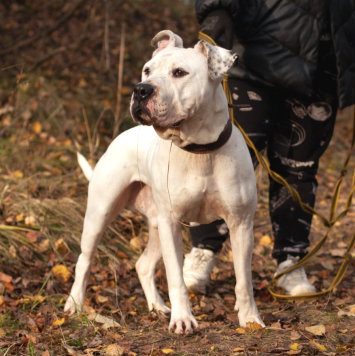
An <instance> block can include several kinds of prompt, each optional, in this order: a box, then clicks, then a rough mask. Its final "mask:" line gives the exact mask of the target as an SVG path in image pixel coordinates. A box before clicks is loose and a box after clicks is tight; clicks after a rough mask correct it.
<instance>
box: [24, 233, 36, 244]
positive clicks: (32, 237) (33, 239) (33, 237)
mask: <svg viewBox="0 0 355 356" xmlns="http://www.w3.org/2000/svg"><path fill="white" fill-rule="evenodd" d="M26 239H27V241H29V242H32V243H34V242H37V232H36V231H29V232H28V233H27V234H26Z"/></svg>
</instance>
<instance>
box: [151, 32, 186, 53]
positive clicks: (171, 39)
mask: <svg viewBox="0 0 355 356" xmlns="http://www.w3.org/2000/svg"><path fill="white" fill-rule="evenodd" d="M151 44H152V46H153V47H157V49H156V50H155V51H154V52H153V56H152V57H154V56H155V55H156V54H157V53H159V52H160V51H162V50H163V49H165V48H169V47H180V48H183V42H182V39H181V37H179V36H178V35H175V33H174V32H172V31H169V30H164V31H160V32H159V33H158V34H156V35H155V36H154V38H153V39H152V42H151Z"/></svg>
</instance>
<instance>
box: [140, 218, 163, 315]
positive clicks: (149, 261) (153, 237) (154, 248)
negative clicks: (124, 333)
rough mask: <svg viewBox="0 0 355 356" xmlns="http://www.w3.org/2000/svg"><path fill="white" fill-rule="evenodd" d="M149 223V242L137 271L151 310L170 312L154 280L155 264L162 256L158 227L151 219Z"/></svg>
mask: <svg viewBox="0 0 355 356" xmlns="http://www.w3.org/2000/svg"><path fill="white" fill-rule="evenodd" d="M148 225H149V240H148V244H147V247H146V248H145V250H144V252H143V253H142V255H141V256H140V258H139V260H138V261H137V263H136V271H137V274H138V277H139V280H140V282H141V285H142V288H143V291H144V294H145V296H146V298H147V302H148V308H149V310H153V309H155V310H156V311H157V312H162V313H164V314H169V313H170V308H168V307H167V306H166V305H165V303H164V301H163V299H162V298H161V296H160V295H159V293H158V290H157V287H156V285H155V280H154V276H155V266H156V264H157V262H158V261H159V260H160V258H161V256H162V254H161V248H160V241H159V233H158V228H157V227H156V226H153V225H152V223H151V222H150V221H148Z"/></svg>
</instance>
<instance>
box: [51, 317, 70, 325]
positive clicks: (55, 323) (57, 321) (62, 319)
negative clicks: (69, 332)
mask: <svg viewBox="0 0 355 356" xmlns="http://www.w3.org/2000/svg"><path fill="white" fill-rule="evenodd" d="M67 320H68V318H60V319H57V320H54V321H53V323H52V326H60V325H63V324H64V323H65V322H66V321H67Z"/></svg>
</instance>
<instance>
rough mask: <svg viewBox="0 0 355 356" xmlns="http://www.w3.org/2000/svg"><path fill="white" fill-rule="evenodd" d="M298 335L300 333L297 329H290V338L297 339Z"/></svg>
mask: <svg viewBox="0 0 355 356" xmlns="http://www.w3.org/2000/svg"><path fill="white" fill-rule="evenodd" d="M300 337H301V335H300V334H299V333H298V332H297V331H295V330H293V331H291V337H290V339H291V340H298V339H299V338H300Z"/></svg>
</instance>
